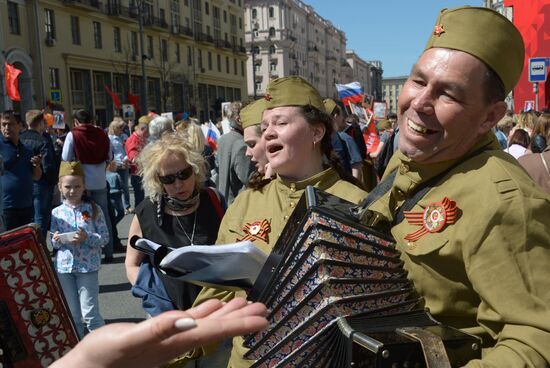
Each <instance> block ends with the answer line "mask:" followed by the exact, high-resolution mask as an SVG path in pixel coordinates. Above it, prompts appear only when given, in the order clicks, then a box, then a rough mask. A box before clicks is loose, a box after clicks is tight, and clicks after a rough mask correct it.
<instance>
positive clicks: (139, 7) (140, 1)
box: [135, 0, 147, 114]
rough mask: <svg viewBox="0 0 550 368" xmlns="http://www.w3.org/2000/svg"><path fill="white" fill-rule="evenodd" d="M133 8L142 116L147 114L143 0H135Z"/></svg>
mask: <svg viewBox="0 0 550 368" xmlns="http://www.w3.org/2000/svg"><path fill="white" fill-rule="evenodd" d="M135 1H136V2H135V4H136V5H135V6H136V8H137V13H138V25H139V47H140V50H141V101H140V108H141V113H142V114H147V75H146V74H145V59H147V55H146V54H145V48H144V46H145V43H144V40H143V33H144V32H143V15H144V13H145V7H144V5H145V4H144V3H145V1H144V0H135Z"/></svg>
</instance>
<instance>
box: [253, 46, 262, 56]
mask: <svg viewBox="0 0 550 368" xmlns="http://www.w3.org/2000/svg"><path fill="white" fill-rule="evenodd" d="M252 52H253V53H254V54H255V55H258V54H259V53H260V47H259V46H254V47H253V48H252Z"/></svg>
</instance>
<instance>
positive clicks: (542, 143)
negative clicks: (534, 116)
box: [531, 134, 548, 153]
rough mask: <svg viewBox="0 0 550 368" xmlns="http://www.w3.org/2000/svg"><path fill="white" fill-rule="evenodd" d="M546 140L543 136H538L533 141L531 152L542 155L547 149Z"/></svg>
mask: <svg viewBox="0 0 550 368" xmlns="http://www.w3.org/2000/svg"><path fill="white" fill-rule="evenodd" d="M547 146H548V145H547V143H546V138H544V136H543V135H540V134H537V135H535V136H534V137H533V139H532V140H531V152H533V153H541V152H542V151H544V150H545V149H546V147H547Z"/></svg>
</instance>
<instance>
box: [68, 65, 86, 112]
mask: <svg viewBox="0 0 550 368" xmlns="http://www.w3.org/2000/svg"><path fill="white" fill-rule="evenodd" d="M71 97H72V100H73V106H84V104H85V102H86V101H85V94H84V72H83V71H82V70H75V69H71Z"/></svg>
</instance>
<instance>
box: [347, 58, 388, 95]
mask: <svg viewBox="0 0 550 368" xmlns="http://www.w3.org/2000/svg"><path fill="white" fill-rule="evenodd" d="M346 62H347V67H344V75H343V83H350V82H354V81H357V82H360V83H361V86H362V87H363V90H364V91H365V93H366V94H368V95H370V96H374V98H375V100H380V99H381V97H382V63H381V62H380V61H373V62H368V61H365V60H363V59H361V57H359V55H357V54H356V53H355V51H353V50H347V51H346Z"/></svg>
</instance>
